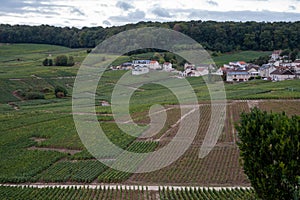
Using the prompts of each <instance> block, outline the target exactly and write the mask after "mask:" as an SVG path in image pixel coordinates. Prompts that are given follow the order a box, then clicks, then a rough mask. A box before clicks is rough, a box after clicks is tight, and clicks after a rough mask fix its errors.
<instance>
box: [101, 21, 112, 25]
mask: <svg viewBox="0 0 300 200" xmlns="http://www.w3.org/2000/svg"><path fill="white" fill-rule="evenodd" d="M102 24H104V25H107V26H110V25H111V23H110V22H109V21H108V20H104V21H103V22H102Z"/></svg>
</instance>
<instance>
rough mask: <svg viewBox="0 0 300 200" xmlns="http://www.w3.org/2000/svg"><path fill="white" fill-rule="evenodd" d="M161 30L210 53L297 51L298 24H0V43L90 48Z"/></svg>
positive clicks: (299, 44) (299, 42) (191, 22)
mask: <svg viewBox="0 0 300 200" xmlns="http://www.w3.org/2000/svg"><path fill="white" fill-rule="evenodd" d="M140 27H164V28H168V29H173V30H176V31H180V32H182V33H184V34H186V35H188V36H190V37H192V38H193V39H195V40H196V41H198V42H199V43H200V44H202V45H203V47H204V48H206V49H207V50H211V51H220V52H230V51H235V50H263V51H271V50H274V49H288V48H289V49H296V48H297V49H300V34H299V30H300V21H298V22H274V23H269V22H268V23H266V22H215V21H190V22H165V23H160V22H139V23H137V24H127V25H124V26H118V27H115V26H114V27H110V28H103V27H91V28H88V27H83V28H82V29H78V28H74V27H72V28H69V27H64V28H61V27H54V26H48V25H41V26H27V25H15V26H12V25H7V24H6V25H5V24H2V25H0V43H40V44H54V45H62V46H66V47H70V48H79V47H85V48H92V47H95V46H96V45H97V44H99V43H100V42H101V41H103V40H105V39H106V38H108V37H110V36H112V35H114V34H116V33H119V32H122V31H125V30H129V29H134V28H140Z"/></svg>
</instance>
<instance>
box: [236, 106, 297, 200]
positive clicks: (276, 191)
mask: <svg viewBox="0 0 300 200" xmlns="http://www.w3.org/2000/svg"><path fill="white" fill-rule="evenodd" d="M236 129H237V131H238V135H239V139H240V141H239V143H238V146H239V149H240V155H241V158H242V165H243V167H244V171H245V173H246V174H247V176H248V178H249V180H250V182H251V185H252V187H253V188H254V189H255V191H256V194H257V196H258V197H259V198H261V199H264V200H268V199H270V200H271V199H272V200H274V199H289V200H290V199H299V198H300V160H299V155H300V117H299V116H293V117H288V116H287V115H286V114H285V113H282V114H273V113H270V114H268V113H267V112H263V111H261V110H259V109H258V108H254V109H252V110H251V112H250V113H242V114H241V120H240V124H239V125H237V126H236Z"/></svg>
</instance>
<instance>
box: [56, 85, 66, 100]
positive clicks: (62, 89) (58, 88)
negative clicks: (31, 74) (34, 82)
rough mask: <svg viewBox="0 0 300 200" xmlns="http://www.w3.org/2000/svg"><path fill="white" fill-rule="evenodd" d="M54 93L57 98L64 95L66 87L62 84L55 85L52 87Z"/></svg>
mask: <svg viewBox="0 0 300 200" xmlns="http://www.w3.org/2000/svg"><path fill="white" fill-rule="evenodd" d="M54 93H55V96H56V97H57V98H62V97H66V96H67V95H68V91H67V89H66V88H65V87H62V86H56V87H55V89H54Z"/></svg>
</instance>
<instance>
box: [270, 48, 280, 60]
mask: <svg viewBox="0 0 300 200" xmlns="http://www.w3.org/2000/svg"><path fill="white" fill-rule="evenodd" d="M281 53H282V51H281V50H275V51H273V53H272V55H271V60H272V61H276V60H279V59H280V54H281Z"/></svg>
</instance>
